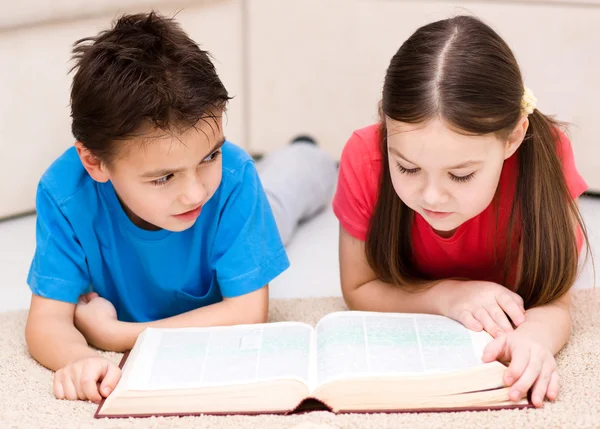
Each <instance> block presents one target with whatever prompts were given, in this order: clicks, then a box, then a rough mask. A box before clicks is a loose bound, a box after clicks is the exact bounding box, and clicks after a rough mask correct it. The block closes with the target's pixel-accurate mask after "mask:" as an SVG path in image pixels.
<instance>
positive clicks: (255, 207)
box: [213, 161, 289, 298]
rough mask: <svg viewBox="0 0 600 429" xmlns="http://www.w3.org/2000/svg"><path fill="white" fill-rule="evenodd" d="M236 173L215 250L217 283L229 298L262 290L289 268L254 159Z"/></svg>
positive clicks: (224, 207) (214, 265) (223, 211)
mask: <svg viewBox="0 0 600 429" xmlns="http://www.w3.org/2000/svg"><path fill="white" fill-rule="evenodd" d="M224 174H225V173H224ZM227 174H229V173H227ZM235 176H237V179H235V178H234V179H232V180H235V183H234V184H233V189H232V190H231V192H230V193H229V195H228V197H227V200H226V202H225V204H224V205H223V208H222V211H221V219H220V221H219V227H218V230H217V234H216V238H215V248H214V253H213V268H214V270H215V271H216V277H217V282H218V284H219V287H220V288H221V294H222V295H223V296H224V297H226V298H232V297H236V296H240V295H244V294H247V293H250V292H253V291H255V290H257V289H260V288H261V287H263V286H265V285H266V284H268V283H269V282H270V281H271V280H273V279H274V278H275V277H277V276H278V275H279V274H281V273H282V272H283V271H285V270H286V269H287V268H288V267H289V261H288V257H287V254H286V252H285V248H284V247H283V243H282V241H281V237H280V235H279V231H278V229H277V225H276V223H275V218H274V217H273V213H272V211H271V207H270V205H269V202H268V200H267V196H266V195H265V192H264V190H263V187H262V184H261V182H260V179H259V177H258V173H257V171H256V168H255V166H254V162H252V161H248V162H246V163H245V164H244V166H243V167H242V171H240V172H238V173H237V174H236V175H235ZM235 176H234V177H235Z"/></svg>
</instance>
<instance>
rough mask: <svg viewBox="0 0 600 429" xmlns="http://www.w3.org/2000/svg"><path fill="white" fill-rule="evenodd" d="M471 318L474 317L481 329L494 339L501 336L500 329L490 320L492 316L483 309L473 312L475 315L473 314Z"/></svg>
mask: <svg viewBox="0 0 600 429" xmlns="http://www.w3.org/2000/svg"><path fill="white" fill-rule="evenodd" d="M473 316H475V319H477V320H478V321H479V322H480V323H481V324H482V325H483V329H485V330H486V331H487V332H488V333H489V334H490V335H491V336H492V337H494V338H496V337H498V336H499V335H501V334H502V329H501V328H500V327H499V326H498V324H497V323H496V322H494V319H492V316H490V315H489V313H488V312H487V310H486V309H485V308H483V307H480V308H478V309H477V310H475V313H473Z"/></svg>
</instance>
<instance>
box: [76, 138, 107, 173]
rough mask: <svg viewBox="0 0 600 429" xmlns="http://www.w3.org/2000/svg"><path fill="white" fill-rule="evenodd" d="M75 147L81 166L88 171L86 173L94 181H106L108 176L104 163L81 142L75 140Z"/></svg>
mask: <svg viewBox="0 0 600 429" xmlns="http://www.w3.org/2000/svg"><path fill="white" fill-rule="evenodd" d="M75 149H77V154H78V155H79V159H80V160H81V163H82V164H83V168H85V170H86V171H87V172H88V174H89V175H90V176H91V177H92V179H94V180H95V181H96V182H102V183H104V182H108V180H109V179H110V176H109V175H108V169H107V168H106V165H105V164H104V163H103V162H102V161H101V160H100V159H99V158H97V157H96V156H95V155H94V154H92V152H90V150H89V149H88V148H86V147H85V146H84V145H83V143H81V142H75Z"/></svg>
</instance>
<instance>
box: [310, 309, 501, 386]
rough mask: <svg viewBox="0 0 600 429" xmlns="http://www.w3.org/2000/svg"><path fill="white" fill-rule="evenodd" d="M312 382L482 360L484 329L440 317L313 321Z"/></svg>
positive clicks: (359, 315)
mask: <svg viewBox="0 0 600 429" xmlns="http://www.w3.org/2000/svg"><path fill="white" fill-rule="evenodd" d="M316 331H317V381H318V383H319V384H322V383H324V382H327V381H331V380H333V379H340V378H348V377H362V376H365V377H367V376H369V377H370V376H377V375H394V374H424V373H436V372H449V371H455V370H460V369H464V368H469V367H473V366H477V365H480V364H483V362H482V361H481V356H482V351H483V347H485V345H486V344H487V342H489V341H491V337H490V336H489V335H488V334H487V333H485V332H472V331H470V330H468V329H467V328H465V327H464V326H463V325H462V324H460V323H458V322H456V321H454V320H451V319H448V318H446V317H442V316H434V315H424V314H397V313H370V312H351V311H348V312H339V313H333V314H330V315H328V316H326V317H324V318H323V319H321V321H319V323H318V324H317V329H316Z"/></svg>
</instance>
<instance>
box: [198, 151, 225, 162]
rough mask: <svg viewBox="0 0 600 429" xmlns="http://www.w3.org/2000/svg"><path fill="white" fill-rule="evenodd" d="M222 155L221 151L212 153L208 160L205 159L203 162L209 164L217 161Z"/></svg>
mask: <svg viewBox="0 0 600 429" xmlns="http://www.w3.org/2000/svg"><path fill="white" fill-rule="evenodd" d="M220 154H221V150H217V151H215V152H213V153H211V154H210V155H208V156H207V157H206V158H204V159H203V160H202V162H203V163H207V162H213V161H216V160H217V158H218V157H219V155H220Z"/></svg>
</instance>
